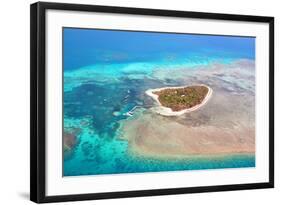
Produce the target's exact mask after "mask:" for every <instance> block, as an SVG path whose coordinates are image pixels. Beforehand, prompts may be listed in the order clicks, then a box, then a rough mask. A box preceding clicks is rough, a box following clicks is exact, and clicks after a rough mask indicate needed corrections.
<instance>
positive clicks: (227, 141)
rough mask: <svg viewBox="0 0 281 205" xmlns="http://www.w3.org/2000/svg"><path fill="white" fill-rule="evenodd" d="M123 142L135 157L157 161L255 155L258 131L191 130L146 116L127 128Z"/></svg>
mask: <svg viewBox="0 0 281 205" xmlns="http://www.w3.org/2000/svg"><path fill="white" fill-rule="evenodd" d="M122 132H123V133H124V134H123V135H122V139H125V140H127V141H128V142H129V151H130V152H132V153H133V154H137V155H142V156H150V157H157V158H171V157H172V158H173V157H183V156H184V157H188V156H192V155H222V154H253V153H254V152H255V131H254V127H245V126H243V125H238V126H235V127H233V128H219V127H215V126H209V125H207V126H199V127H188V126H185V125H182V124H180V123H178V122H175V121H171V120H167V119H164V118H163V117H162V118H161V117H157V116H156V115H153V114H148V113H147V114H144V115H141V116H139V117H138V118H136V119H133V120H130V121H127V122H126V123H125V124H123V127H122Z"/></svg>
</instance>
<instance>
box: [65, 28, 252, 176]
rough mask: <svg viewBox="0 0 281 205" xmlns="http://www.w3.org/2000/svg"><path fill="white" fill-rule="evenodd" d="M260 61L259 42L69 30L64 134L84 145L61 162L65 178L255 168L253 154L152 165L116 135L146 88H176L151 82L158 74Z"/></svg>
mask: <svg viewBox="0 0 281 205" xmlns="http://www.w3.org/2000/svg"><path fill="white" fill-rule="evenodd" d="M239 59H251V60H254V59H255V38H253V37H233V36H214V35H192V34H170V33H156V32H155V33H153V32H130V31H112V30H96V29H76V28H64V30H63V62H64V63H63V69H64V102H63V109H64V125H63V126H64V129H65V130H67V129H69V128H79V130H80V132H79V135H78V139H79V140H78V141H79V143H78V144H77V146H76V147H75V148H74V151H73V154H72V155H71V156H70V157H67V158H65V159H64V167H63V170H64V176H78V175H95V174H118V173H136V172H153V171H175V170H198V169H216V168H240V167H254V166H255V156H253V155H232V156H231V155H229V156H228V155H227V156H220V157H216V158H211V157H210V158H208V157H207V158H206V157H205V158H200V157H199V158H194V159H188V160H187V159H181V158H179V159H173V160H164V159H161V160H160V159H152V158H147V157H141V156H135V155H131V154H129V153H128V149H127V148H128V143H127V141H125V140H120V139H119V138H118V136H119V135H120V134H121V133H119V129H118V128H119V127H120V123H121V122H123V120H126V119H129V118H130V117H134V116H129V115H127V113H128V111H130V110H131V109H133V108H134V107H135V106H137V107H138V111H137V112H136V114H135V115H141V114H142V112H144V111H145V110H146V108H147V106H148V105H147V104H146V102H145V101H144V100H143V93H144V91H145V90H147V89H149V88H157V87H161V86H167V85H169V86H170V85H178V82H177V81H176V80H170V81H166V80H162V79H156V78H153V77H151V76H152V73H153V72H154V71H155V70H157V69H162V70H165V69H166V70H173V69H179V68H185V69H187V71H188V69H196V68H197V67H200V66H205V67H206V69H207V67H208V65H209V64H212V63H222V64H228V63H231V62H233V61H235V60H239Z"/></svg>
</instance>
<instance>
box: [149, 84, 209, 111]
mask: <svg viewBox="0 0 281 205" xmlns="http://www.w3.org/2000/svg"><path fill="white" fill-rule="evenodd" d="M193 86H205V87H207V88H208V93H207V95H206V97H205V98H204V100H203V101H202V102H201V103H200V104H198V105H195V106H194V107H191V108H188V109H184V110H181V111H173V110H172V109H171V108H168V107H165V106H163V105H162V104H161V103H160V101H159V100H158V97H159V96H158V95H156V94H154V93H153V92H158V91H161V90H165V89H179V88H185V87H188V86H179V87H163V88H156V89H149V90H147V91H145V93H146V94H147V95H148V96H150V97H151V98H152V99H154V100H155V101H156V103H157V105H158V106H157V107H155V108H153V110H154V111H155V112H156V113H158V114H160V115H164V116H179V115H183V114H185V113H189V112H193V111H195V110H197V109H199V108H201V107H202V106H204V105H205V104H206V103H207V102H208V100H209V99H210V98H211V96H212V93H213V90H212V89H211V88H210V87H209V86H207V85H204V84H200V85H193Z"/></svg>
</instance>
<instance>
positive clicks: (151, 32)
mask: <svg viewBox="0 0 281 205" xmlns="http://www.w3.org/2000/svg"><path fill="white" fill-rule="evenodd" d="M30 20H31V39H30V41H31V140H30V142H31V159H30V160H31V177H30V179H31V181H30V185H31V188H30V192H31V194H30V198H31V200H32V201H34V202H38V203H42V202H58V201H74V200H91V199H107V198H120V197H138V196H153V195H167V194H185V193H195V192H212V191H229V190H244V189H258V188H272V187H274V18H273V17H265V16H248V15H233V14H231V15H230V14H215V13H201V12H187V11H174V10H156V9H144V8H125V7H109V6H96V5H79V4H63V3H46V2H45V3H42V2H40V3H35V4H32V5H31V18H30Z"/></svg>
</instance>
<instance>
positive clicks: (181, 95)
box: [146, 85, 212, 116]
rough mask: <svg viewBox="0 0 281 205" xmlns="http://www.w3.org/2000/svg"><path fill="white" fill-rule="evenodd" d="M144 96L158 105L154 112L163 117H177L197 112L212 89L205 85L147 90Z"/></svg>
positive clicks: (207, 98)
mask: <svg viewBox="0 0 281 205" xmlns="http://www.w3.org/2000/svg"><path fill="white" fill-rule="evenodd" d="M146 94H147V95H148V96H150V97H152V98H153V99H154V100H155V101H156V102H157V104H158V107H156V108H154V110H155V111H156V112H157V113H159V114H161V115H165V116H178V115H182V114H184V113H187V112H191V111H194V110H197V109H198V108H200V107H202V106H203V105H205V104H206V102H207V101H208V100H209V99H210V97H211V95H212V89H211V88H210V87H208V86H206V85H193V86H181V87H164V88H157V89H149V90H147V91H146Z"/></svg>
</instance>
